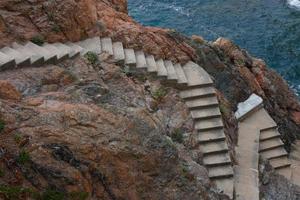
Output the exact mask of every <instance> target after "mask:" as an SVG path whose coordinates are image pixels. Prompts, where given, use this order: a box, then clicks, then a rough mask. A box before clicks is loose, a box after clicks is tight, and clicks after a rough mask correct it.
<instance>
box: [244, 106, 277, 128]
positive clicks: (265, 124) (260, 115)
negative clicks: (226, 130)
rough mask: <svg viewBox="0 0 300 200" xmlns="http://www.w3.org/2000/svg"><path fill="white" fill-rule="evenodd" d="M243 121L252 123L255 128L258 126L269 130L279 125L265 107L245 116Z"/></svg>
mask: <svg viewBox="0 0 300 200" xmlns="http://www.w3.org/2000/svg"><path fill="white" fill-rule="evenodd" d="M241 122H243V123H245V124H251V125H252V126H253V128H257V129H258V130H260V131H264V130H269V129H272V128H274V127H276V126H277V124H276V122H275V121H274V120H273V119H272V118H271V117H270V115H269V114H268V112H267V111H266V110H265V109H264V108H260V109H258V110H255V112H253V113H251V116H249V117H246V118H243V120H242V121H241ZM257 122H259V123H257Z"/></svg>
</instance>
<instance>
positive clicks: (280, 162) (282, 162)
mask: <svg viewBox="0 0 300 200" xmlns="http://www.w3.org/2000/svg"><path fill="white" fill-rule="evenodd" d="M270 164H271V165H272V167H273V168H274V169H277V168H281V167H285V166H290V165H291V162H290V160H289V159H288V157H287V156H286V157H279V158H274V159H270Z"/></svg>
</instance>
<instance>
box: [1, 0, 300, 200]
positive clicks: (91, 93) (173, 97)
mask: <svg viewBox="0 0 300 200" xmlns="http://www.w3.org/2000/svg"><path fill="white" fill-rule="evenodd" d="M95 35H99V36H110V37H112V38H114V39H115V40H119V41H122V42H123V43H124V44H125V45H126V47H134V48H141V49H143V50H144V51H145V52H149V53H152V54H154V55H155V56H156V57H157V58H168V59H171V60H173V61H179V62H182V63H184V62H185V61H187V60H190V59H192V60H194V61H195V62H197V63H198V64H200V65H201V66H202V67H203V68H204V69H205V70H207V72H208V73H209V74H210V75H211V76H212V77H213V78H214V81H215V86H216V88H217V89H218V97H219V100H220V101H221V111H222V114H223V118H224V122H225V125H226V134H227V136H228V138H229V142H230V145H231V155H232V158H233V159H234V158H235V153H234V150H233V147H234V145H235V144H236V141H237V122H236V120H235V118H234V115H233V113H234V111H235V110H236V107H237V103H238V102H241V101H244V100H245V99H246V98H248V97H249V95H250V94H251V93H257V94H259V95H260V96H262V97H263V98H264V101H265V107H266V109H267V110H268V111H269V113H270V114H271V116H272V117H273V119H274V120H276V122H277V123H278V124H279V128H280V133H281V134H282V139H283V140H284V142H285V144H286V148H287V149H288V150H289V148H290V145H291V143H292V142H293V141H294V140H295V139H296V138H297V137H298V138H299V137H300V135H299V132H300V105H299V101H298V99H297V97H296V96H295V95H294V94H293V92H292V91H291V90H290V89H289V88H288V85H287V84H286V82H285V81H284V80H283V79H282V78H281V77H280V76H279V75H278V74H277V73H276V72H274V71H272V70H271V69H269V68H268V67H267V66H266V64H265V63H264V62H263V61H262V60H260V59H257V58H254V57H252V56H251V55H249V54H248V53H247V52H246V51H245V50H243V49H240V48H239V47H238V46H236V45H235V44H233V43H232V42H231V41H229V40H226V39H224V38H220V39H218V40H217V41H215V42H207V41H205V40H203V39H202V38H201V37H197V36H194V37H192V38H189V37H186V36H184V35H181V34H180V33H177V32H176V31H174V30H167V29H161V28H154V27H144V26H141V25H140V24H138V23H136V22H135V21H134V20H133V19H131V18H130V17H129V16H128V14H127V2H126V1H125V0H78V1H74V0H64V1H60V0H52V1H46V0H26V1H20V0H5V1H1V2H0V46H5V45H8V44H10V43H12V42H14V41H27V40H39V41H48V42H56V41H78V40H80V39H84V38H87V37H90V36H95ZM100 60H101V62H97V63H96V64H93V65H92V64H89V62H88V60H86V59H84V58H77V59H75V60H71V61H66V62H63V63H60V64H58V65H49V66H45V67H43V68H24V69H16V70H11V71H5V72H1V73H0V80H1V81H0V86H1V87H0V105H1V107H0V109H1V110H0V131H1V135H0V138H1V140H0V195H2V196H1V198H4V199H32V198H37V199H39V198H42V199H51V198H54V197H56V198H57V199H226V198H227V197H226V196H224V195H222V194H219V193H218V191H217V189H216V188H215V186H214V185H212V184H211V183H210V181H209V179H208V175H207V171H206V170H205V168H204V167H203V166H202V158H201V157H202V156H201V153H200V152H198V151H197V148H196V146H197V144H195V142H194V141H195V140H194V138H193V137H194V134H193V131H194V130H193V124H192V120H191V118H190V116H189V112H188V109H187V108H186V107H185V106H184V104H183V102H181V100H180V98H179V97H178V91H177V90H175V89H172V88H169V87H165V86H163V85H160V83H159V81H157V80H155V79H153V77H151V76H147V75H144V74H142V75H133V74H131V73H130V72H128V71H126V70H124V69H123V67H122V66H120V65H119V64H117V63H114V62H113V61H112V60H111V59H110V58H109V57H107V55H105V54H104V55H101V57H100ZM297 133H298V135H297ZM262 173H264V172H262ZM273 176H274V177H275V178H273V179H272V180H273V181H272V184H273V185H276V187H278V188H281V191H280V192H281V194H283V195H285V196H289V197H293V198H291V199H296V198H297V197H296V195H295V193H296V192H295V191H296V190H297V189H296V188H294V187H292V186H291V187H283V186H282V185H285V183H284V181H281V180H282V177H280V178H276V175H272V177H273ZM263 189H264V190H263V193H265V194H266V195H265V196H266V199H272V195H273V196H274V187H273V186H272V185H268V183H266V186H265V187H264V188H263ZM275 191H276V190H275ZM275 196H276V195H275ZM294 197H295V198H294Z"/></svg>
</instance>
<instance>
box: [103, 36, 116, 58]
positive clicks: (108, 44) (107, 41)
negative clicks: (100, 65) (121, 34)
mask: <svg viewBox="0 0 300 200" xmlns="http://www.w3.org/2000/svg"><path fill="white" fill-rule="evenodd" d="M100 40H101V50H102V51H105V52H107V53H108V54H109V55H113V54H114V51H113V44H112V40H111V38H109V37H105V38H101V39H100Z"/></svg>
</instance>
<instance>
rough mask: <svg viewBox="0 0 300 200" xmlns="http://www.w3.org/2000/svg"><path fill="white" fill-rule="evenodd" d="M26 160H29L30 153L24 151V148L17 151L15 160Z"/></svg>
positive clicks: (23, 162)
mask: <svg viewBox="0 0 300 200" xmlns="http://www.w3.org/2000/svg"><path fill="white" fill-rule="evenodd" d="M28 161H30V155H29V153H28V152H26V151H25V150H22V151H21V152H20V153H19V156H18V158H17V162H18V163H19V164H25V163H27V162H28Z"/></svg>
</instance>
